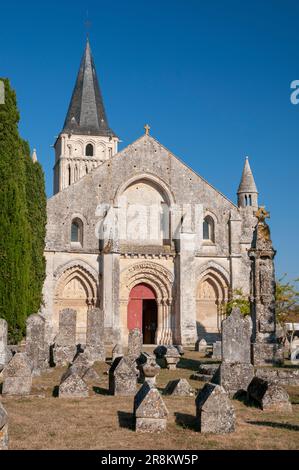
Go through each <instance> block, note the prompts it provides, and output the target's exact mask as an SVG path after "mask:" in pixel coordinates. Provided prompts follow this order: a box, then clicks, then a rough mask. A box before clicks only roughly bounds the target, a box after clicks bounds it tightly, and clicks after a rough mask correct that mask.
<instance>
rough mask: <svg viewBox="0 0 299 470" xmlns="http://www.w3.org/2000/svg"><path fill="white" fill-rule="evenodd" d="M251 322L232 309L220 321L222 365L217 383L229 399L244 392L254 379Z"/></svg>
mask: <svg viewBox="0 0 299 470" xmlns="http://www.w3.org/2000/svg"><path fill="white" fill-rule="evenodd" d="M251 334H252V320H251V318H250V317H249V316H244V315H242V314H241V312H240V309H239V308H233V310H232V312H231V314H230V315H229V316H228V317H227V318H226V319H225V320H223V321H222V343H221V344H222V364H221V366H220V369H219V382H220V385H222V387H223V388H224V389H225V391H226V392H227V393H228V394H229V396H230V397H233V396H234V395H235V394H236V393H238V392H240V391H246V390H247V387H248V385H249V384H250V382H251V380H252V379H253V377H254V368H253V365H252V364H251V362H250V361H251Z"/></svg>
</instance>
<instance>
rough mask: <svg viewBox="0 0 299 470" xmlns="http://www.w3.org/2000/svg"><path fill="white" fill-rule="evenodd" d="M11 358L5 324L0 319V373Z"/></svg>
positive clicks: (2, 319)
mask: <svg viewBox="0 0 299 470" xmlns="http://www.w3.org/2000/svg"><path fill="white" fill-rule="evenodd" d="M11 358H12V353H11V351H10V349H9V348H8V346H7V322H6V320H4V318H0V372H1V370H2V369H3V368H4V367H5V365H6V364H7V363H8V362H9V361H10V360H11Z"/></svg>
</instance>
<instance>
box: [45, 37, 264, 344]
mask: <svg viewBox="0 0 299 470" xmlns="http://www.w3.org/2000/svg"><path fill="white" fill-rule="evenodd" d="M144 129H145V131H144V133H142V135H141V137H139V138H138V139H137V140H136V141H135V142H133V143H131V144H130V145H128V146H127V147H125V148H124V149H122V150H121V151H118V143H119V138H118V136H117V134H116V133H115V132H114V131H113V130H112V129H111V128H110V126H109V124H108V119H107V115H106V111H105V108H104V102H103V97H102V94H101V89H100V86H99V82H98V78H97V74H96V69H95V64H94V61H93V57H92V54H91V49H90V44H89V42H88V41H87V43H86V47H85V51H84V54H83V57H82V60H81V64H80V68H79V72H78V76H77V79H76V83H75V87H74V90H73V94H72V97H71V101H70V105H69V108H68V111H67V115H66V119H65V122H64V125H63V128H62V130H61V132H60V134H59V136H58V137H57V139H56V142H55V145H54V147H55V165H54V196H53V197H51V198H50V199H49V200H48V206H47V211H48V223H47V238H46V250H45V256H46V261H47V276H46V281H45V285H44V306H43V312H42V313H43V315H44V316H45V317H46V319H47V323H48V325H49V328H50V329H49V331H50V333H49V334H50V336H51V338H52V339H53V338H54V336H55V335H56V334H57V331H58V324H59V312H60V311H61V310H62V309H63V308H67V307H70V308H74V309H75V310H76V311H77V340H78V342H79V343H81V344H84V342H85V335H86V317H87V311H88V309H89V308H91V307H93V306H98V307H100V308H102V309H103V311H104V319H105V320H104V326H105V338H106V343H107V344H115V343H116V342H122V343H123V344H124V345H126V344H127V338H128V331H129V330H130V329H132V328H134V327H139V328H140V329H141V330H142V332H143V341H144V343H145V344H161V343H163V344H171V343H174V344H183V345H194V344H195V342H196V341H197V339H198V338H199V339H201V338H205V339H206V340H207V341H208V342H211V341H214V340H215V339H217V336H218V335H219V331H220V324H221V320H222V319H223V310H224V305H225V303H226V302H227V300H228V299H229V298H230V296H231V295H232V292H233V291H234V290H235V289H239V288H241V289H242V290H243V292H244V293H245V294H249V289H250V285H249V284H250V259H249V256H248V249H249V248H250V246H251V242H252V234H253V229H254V226H255V225H256V217H255V215H254V213H255V211H256V209H257V207H258V192H257V188H256V185H255V182H254V178H253V174H252V172H251V169H250V165H249V161H248V159H246V160H245V165H244V169H243V173H242V176H241V182H240V185H239V187H238V190H237V204H235V203H234V202H232V201H230V200H229V199H228V198H227V197H226V196H224V195H223V194H221V193H220V192H219V191H218V190H217V189H215V188H214V187H213V186H212V185H211V184H209V183H208V182H207V181H206V180H205V179H204V178H203V177H202V176H200V175H199V174H197V173H196V172H195V171H193V170H192V169H191V168H189V167H188V165H186V164H185V163H184V162H183V161H182V160H181V159H180V158H178V157H177V156H175V155H174V154H173V153H172V152H171V151H170V150H169V149H168V148H166V147H165V146H164V145H163V144H161V143H160V142H158V141H157V140H156V139H155V138H154V137H153V136H152V135H151V134H150V128H149V126H148V125H146V126H144Z"/></svg>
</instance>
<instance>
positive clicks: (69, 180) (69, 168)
mask: <svg viewBox="0 0 299 470" xmlns="http://www.w3.org/2000/svg"><path fill="white" fill-rule="evenodd" d="M71 176H72V174H71V165H69V166H68V183H69V186H70V185H71V181H72V179H71Z"/></svg>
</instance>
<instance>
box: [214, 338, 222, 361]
mask: <svg viewBox="0 0 299 470" xmlns="http://www.w3.org/2000/svg"><path fill="white" fill-rule="evenodd" d="M212 359H215V360H216V361H221V360H222V355H221V341H216V342H215V343H213V353H212Z"/></svg>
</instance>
